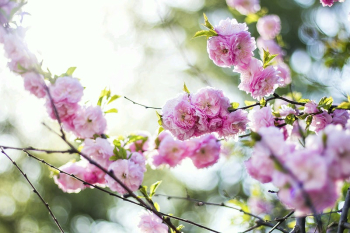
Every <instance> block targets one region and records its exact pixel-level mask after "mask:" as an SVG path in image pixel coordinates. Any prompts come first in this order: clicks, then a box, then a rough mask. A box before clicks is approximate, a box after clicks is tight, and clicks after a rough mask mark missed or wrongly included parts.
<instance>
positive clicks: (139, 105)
mask: <svg viewBox="0 0 350 233" xmlns="http://www.w3.org/2000/svg"><path fill="white" fill-rule="evenodd" d="M124 98H125V99H127V100H129V101H130V102H132V103H133V104H136V105H139V106H142V107H145V108H146V109H148V108H149V109H162V108H157V107H150V106H146V105H143V104H139V103H137V102H135V101H133V100H131V99H129V98H128V97H126V96H124Z"/></svg>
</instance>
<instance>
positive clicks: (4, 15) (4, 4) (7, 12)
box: [0, 0, 18, 24]
mask: <svg viewBox="0 0 350 233" xmlns="http://www.w3.org/2000/svg"><path fill="white" fill-rule="evenodd" d="M16 7H18V3H17V2H14V1H10V0H5V1H1V2H0V9H1V14H0V23H1V24H6V23H8V22H9V20H10V17H11V16H12V15H11V12H12V10H13V9H14V8H16Z"/></svg>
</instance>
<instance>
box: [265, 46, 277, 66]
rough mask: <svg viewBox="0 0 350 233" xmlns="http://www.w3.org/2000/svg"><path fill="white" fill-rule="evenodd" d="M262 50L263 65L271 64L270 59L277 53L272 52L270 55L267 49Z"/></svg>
mask: <svg viewBox="0 0 350 233" xmlns="http://www.w3.org/2000/svg"><path fill="white" fill-rule="evenodd" d="M263 50H264V57H263V64H264V65H263V67H264V68H266V67H268V66H269V65H271V61H272V60H273V59H274V58H275V57H276V56H278V54H273V55H271V54H270V53H269V52H268V51H266V50H265V49H263Z"/></svg>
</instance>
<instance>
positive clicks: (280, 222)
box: [269, 211, 294, 233]
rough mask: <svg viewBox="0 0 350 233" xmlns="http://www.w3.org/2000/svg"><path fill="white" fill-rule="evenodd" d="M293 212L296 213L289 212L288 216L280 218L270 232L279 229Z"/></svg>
mask: <svg viewBox="0 0 350 233" xmlns="http://www.w3.org/2000/svg"><path fill="white" fill-rule="evenodd" d="M292 214H294V211H292V212H290V213H289V214H287V215H286V216H284V217H283V218H281V219H279V220H278V223H276V225H275V226H274V227H272V229H271V230H270V231H269V233H271V232H273V231H274V230H275V229H277V228H278V227H279V226H280V225H281V224H282V223H283V222H284V221H286V219H287V218H289V216H291V215H292Z"/></svg>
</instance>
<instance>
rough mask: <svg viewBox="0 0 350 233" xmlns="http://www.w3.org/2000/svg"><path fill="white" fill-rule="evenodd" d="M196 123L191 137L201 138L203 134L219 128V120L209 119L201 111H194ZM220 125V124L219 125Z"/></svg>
mask: <svg viewBox="0 0 350 233" xmlns="http://www.w3.org/2000/svg"><path fill="white" fill-rule="evenodd" d="M196 116H197V122H196V125H195V130H194V133H193V136H201V135H203V134H205V133H209V132H210V131H212V130H217V128H216V127H221V126H220V120H221V118H219V117H217V118H213V119H209V117H208V116H207V115H206V114H205V113H203V112H202V111H200V110H198V109H196ZM221 125H222V124H221Z"/></svg>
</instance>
